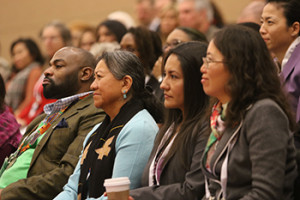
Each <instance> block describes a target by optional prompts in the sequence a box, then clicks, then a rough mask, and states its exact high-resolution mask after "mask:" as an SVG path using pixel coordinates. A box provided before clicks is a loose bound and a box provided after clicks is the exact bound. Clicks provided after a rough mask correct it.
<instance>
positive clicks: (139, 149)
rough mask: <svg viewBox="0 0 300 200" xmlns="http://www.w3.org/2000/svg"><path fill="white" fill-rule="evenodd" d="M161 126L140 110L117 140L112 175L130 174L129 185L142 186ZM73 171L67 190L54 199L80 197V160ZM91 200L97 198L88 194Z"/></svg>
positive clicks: (86, 139)
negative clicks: (78, 190)
mask: <svg viewBox="0 0 300 200" xmlns="http://www.w3.org/2000/svg"><path fill="white" fill-rule="evenodd" d="M100 124H101V123H99V124H97V125H96V126H95V127H94V128H93V129H92V130H91V131H90V132H89V133H88V135H87V137H86V138H85V140H84V143H83V146H85V145H86V143H87V141H88V139H89V137H90V136H91V135H92V134H93V133H94V132H95V131H96V129H97V128H98V127H99V126H100ZM157 131H158V127H157V124H156V122H155V121H154V119H153V118H152V116H151V115H150V114H149V112H148V111H147V110H145V109H144V110H141V111H140V112H138V113H137V114H136V115H135V116H134V117H133V118H132V119H131V120H130V121H128V123H127V124H126V125H125V126H124V127H123V129H122V130H121V132H120V133H119V135H118V138H117V140H116V147H115V149H116V158H115V163H114V169H113V174H112V177H113V178H114V177H124V176H127V177H129V179H130V182H131V184H130V189H134V188H138V187H140V186H141V176H142V173H143V170H144V167H145V165H146V163H147V161H148V158H149V155H150V153H151V150H152V147H153V142H154V138H155V136H156V133H157ZM81 156H82V152H81V155H80V157H79V161H78V163H77V165H76V168H75V170H74V172H73V174H72V175H71V176H70V177H69V180H68V183H67V184H66V185H65V186H64V190H63V191H62V192H61V193H60V194H58V195H57V196H56V197H55V200H66V199H69V200H72V199H74V200H77V189H78V188H77V187H78V181H79V176H80V160H81ZM88 199H89V200H92V199H94V198H88ZM104 199H106V197H103V196H101V197H100V198H98V200H104Z"/></svg>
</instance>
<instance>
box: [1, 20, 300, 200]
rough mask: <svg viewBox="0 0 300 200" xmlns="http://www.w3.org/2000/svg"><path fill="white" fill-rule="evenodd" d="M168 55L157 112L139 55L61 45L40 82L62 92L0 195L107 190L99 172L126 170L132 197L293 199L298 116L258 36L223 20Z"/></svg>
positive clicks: (76, 195)
mask: <svg viewBox="0 0 300 200" xmlns="http://www.w3.org/2000/svg"><path fill="white" fill-rule="evenodd" d="M225 38H226V39H225ZM234 41H238V42H236V43H234ZM233 44H235V45H233ZM254 49H256V51H254ZM258 50H259V51H258ZM232 53H235V54H236V56H235V57H234V58H233V57H231V55H232ZM258 55H259V56H258ZM245 57H247V58H249V59H247V60H244V62H239V60H241V59H244V58H245ZM90 66H92V67H90ZM95 66H96V68H95V70H93V68H94V67H95ZM163 66H164V67H163V69H164V73H165V74H164V79H163V81H162V83H161V85H160V87H161V89H163V90H164V97H165V98H164V107H165V109H166V110H165V111H166V117H165V118H164V121H163V122H162V121H161V120H162V116H163V115H162V109H161V106H160V105H159V103H160V102H159V101H158V100H157V99H156V98H154V95H153V93H151V92H150V91H148V89H147V88H146V87H145V81H144V79H145V74H144V67H143V66H142V64H141V62H140V61H139V58H138V57H137V56H135V55H134V54H132V53H131V52H128V51H114V52H107V53H104V54H103V55H102V56H101V57H100V59H99V61H98V63H97V64H96V62H95V59H94V58H93V56H92V54H90V53H88V52H87V51H85V50H82V49H79V48H74V47H65V48H62V49H60V50H59V51H57V52H56V53H55V55H54V56H53V58H52V59H51V61H50V67H49V68H48V69H47V70H46V71H45V78H44V80H43V87H44V95H45V96H46V97H47V98H57V99H59V100H58V101H57V102H56V103H54V104H50V105H47V106H46V108H45V111H46V114H44V115H42V116H40V117H38V118H37V119H36V120H35V121H34V122H33V123H32V124H31V125H30V127H28V130H27V132H26V133H25V136H24V139H23V140H22V142H21V145H20V146H19V148H18V150H17V151H16V153H14V154H13V155H12V156H10V158H9V160H8V161H7V162H6V163H4V165H3V166H4V168H3V171H2V174H1V178H0V187H1V188H3V190H1V199H18V198H20V197H22V198H24V199H29V198H33V199H52V198H54V197H55V195H57V194H58V195H57V196H56V197H55V199H95V198H97V199H104V198H105V197H104V196H103V192H104V191H105V189H104V187H103V182H104V180H105V179H106V178H111V177H121V176H127V177H129V178H130V180H131V191H130V195H131V196H132V197H133V198H134V199H176V198H179V199H200V198H207V199H209V198H214V197H220V198H225V199H239V198H243V197H249V198H252V199H257V197H259V198H265V199H293V191H294V181H295V179H296V176H297V164H296V159H295V156H296V152H295V148H294V142H293V135H292V134H291V133H292V131H293V130H294V128H295V122H294V118H293V115H292V111H291V109H290V105H289V103H288V101H287V98H286V96H285V94H284V91H283V90H282V88H281V83H280V79H279V77H278V75H277V74H278V72H277V68H276V66H275V63H274V62H273V60H272V58H271V56H270V54H269V52H268V50H267V47H266V45H265V43H264V41H263V40H262V39H261V36H260V35H259V34H258V33H257V32H255V31H253V30H252V29H249V28H247V27H244V26H241V25H235V26H229V27H226V28H224V29H222V30H221V31H219V32H218V33H217V34H216V35H215V37H214V39H213V40H212V41H211V42H210V43H209V45H208V46H207V44H206V43H204V42H186V43H183V44H181V45H178V46H177V47H175V48H174V49H171V50H170V51H169V52H168V54H167V55H166V57H165V59H164V61H163ZM199 66H201V67H199ZM253 73H254V74H256V76H251V75H253ZM265 73H268V75H269V76H267V77H266V76H263V75H264V74H265ZM93 76H94V77H95V78H94V79H93ZM241 77H247V78H248V79H246V78H241ZM262 79H263V80H262ZM229 84H230V87H229ZM241 84H242V85H243V87H240V85H241ZM89 89H91V90H93V93H90V92H89ZM240 94H243V95H240ZM208 96H210V101H209V97H208ZM254 96H255V97H256V98H253V97H254ZM92 98H93V100H92ZM91 101H94V103H93V104H92V103H91ZM93 105H94V106H93ZM95 107H96V108H95ZM209 110H211V111H212V113H211V115H210V123H209V120H208V117H209V116H207V115H206V114H207V112H209ZM79 111H80V112H79ZM161 123H162V126H161V127H160V129H158V124H161ZM89 130H90V131H89ZM158 130H159V131H158ZM84 132H85V133H84ZM87 132H88V133H87ZM157 132H158V133H157ZM74 133H76V135H74ZM71 138H72V139H73V140H72V139H71ZM79 144H83V145H82V146H81V145H79ZM80 146H81V147H80ZM80 152H82V153H81V155H80V157H79V160H78V155H79V154H80ZM283 152H285V153H283ZM148 158H149V159H148ZM29 161H30V162H29ZM74 168H75V170H74V171H73V170H72V169H74ZM69 176H70V177H69ZM68 177H69V178H68ZM224 178H225V179H224ZM68 179H69V180H68ZM66 183H67V184H66ZM205 188H206V190H205ZM62 189H63V191H62V192H60V191H61V190H62ZM37 191H38V192H37Z"/></svg>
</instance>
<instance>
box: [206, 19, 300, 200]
mask: <svg viewBox="0 0 300 200" xmlns="http://www.w3.org/2000/svg"><path fill="white" fill-rule="evenodd" d="M203 61H204V65H202V67H201V72H202V73H203V76H202V79H201V83H202V85H203V89H204V91H205V93H206V94H207V95H210V96H211V97H213V99H212V101H211V102H212V103H213V104H212V105H211V107H210V109H209V110H210V111H211V117H210V124H211V133H210V136H209V140H208V142H207V145H206V148H205V152H204V154H203V157H202V161H201V167H202V171H203V174H204V175H205V178H206V181H205V184H206V188H207V190H206V198H205V199H216V200H220V199H227V200H235V199H249V200H250V199H251V200H254V199H272V200H282V199H284V200H293V199H294V196H293V189H294V188H293V187H294V181H295V179H296V176H297V166H296V160H295V155H296V152H295V146H294V140H293V134H292V131H293V130H294V128H295V121H294V118H293V115H292V111H291V109H290V105H289V104H288V98H287V96H286V95H285V93H284V92H283V90H282V87H281V83H280V79H279V76H278V73H277V69H276V66H275V63H274V62H273V60H272V58H271V56H270V53H269V52H268V49H267V46H266V45H265V43H264V40H263V39H262V38H261V36H260V35H259V33H258V32H257V31H255V30H253V29H251V28H249V27H245V26H243V25H233V26H228V27H226V28H223V29H222V30H220V31H219V32H218V33H216V35H215V36H214V37H213V39H212V40H211V41H210V43H209V45H208V49H207V57H204V58H203ZM298 189H299V187H298Z"/></svg>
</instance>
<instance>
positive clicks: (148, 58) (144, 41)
mask: <svg viewBox="0 0 300 200" xmlns="http://www.w3.org/2000/svg"><path fill="white" fill-rule="evenodd" d="M120 45H121V49H122V50H126V51H130V52H132V53H134V54H135V55H136V56H137V57H139V59H140V61H141V63H142V64H143V67H144V73H145V83H146V85H147V86H150V87H151V89H152V90H153V93H154V95H155V96H156V97H157V98H158V99H162V96H163V91H162V90H161V89H160V88H159V82H158V80H157V79H156V78H155V76H153V75H152V74H151V71H152V68H153V66H154V64H155V62H156V60H157V59H158V57H159V56H161V55H162V43H161V39H160V37H159V35H158V33H156V32H153V31H150V30H148V29H147V28H145V27H142V26H139V27H135V28H134V27H132V28H130V29H129V30H128V32H127V33H126V34H125V35H124V36H123V38H122V40H121V43H120Z"/></svg>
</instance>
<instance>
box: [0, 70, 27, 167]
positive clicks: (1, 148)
mask: <svg viewBox="0 0 300 200" xmlns="http://www.w3.org/2000/svg"><path fill="white" fill-rule="evenodd" d="M5 93H6V91H5V84H4V81H3V78H2V75H1V74H0V165H2V163H3V161H4V159H5V158H6V157H7V156H9V155H10V154H11V153H12V152H14V151H15V150H16V149H17V147H18V145H19V142H20V140H21V137H22V135H21V134H20V130H19V128H20V125H19V124H18V123H17V121H16V119H15V117H14V114H13V113H12V112H11V111H10V109H9V108H8V106H6V105H5V103H4V98H5Z"/></svg>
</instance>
